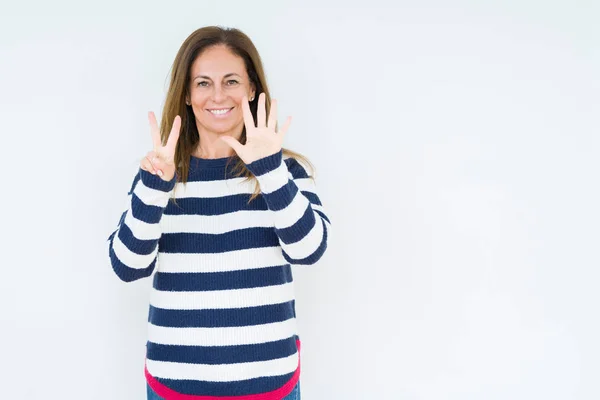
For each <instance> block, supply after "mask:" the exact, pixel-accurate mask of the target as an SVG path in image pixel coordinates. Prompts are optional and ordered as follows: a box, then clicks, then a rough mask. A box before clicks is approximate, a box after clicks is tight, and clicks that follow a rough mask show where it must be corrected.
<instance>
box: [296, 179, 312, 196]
mask: <svg viewBox="0 0 600 400" xmlns="http://www.w3.org/2000/svg"><path fill="white" fill-rule="evenodd" d="M294 183H295V184H296V186H298V189H300V191H302V192H311V193H313V194H315V195H317V188H316V185H315V181H314V180H312V179H311V178H296V179H294Z"/></svg>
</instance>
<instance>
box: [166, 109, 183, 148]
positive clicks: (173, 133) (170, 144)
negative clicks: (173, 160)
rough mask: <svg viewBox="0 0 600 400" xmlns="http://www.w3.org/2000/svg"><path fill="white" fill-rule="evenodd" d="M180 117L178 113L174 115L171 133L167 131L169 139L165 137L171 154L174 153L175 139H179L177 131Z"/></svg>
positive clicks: (179, 125)
mask: <svg viewBox="0 0 600 400" xmlns="http://www.w3.org/2000/svg"><path fill="white" fill-rule="evenodd" d="M180 128H181V117H180V116H179V115H176V116H175V119H174V120H173V126H172V127H171V133H169V139H167V146H166V147H167V149H169V152H170V153H171V154H175V146H176V145H177V140H178V139H179V131H180V130H181V129H180Z"/></svg>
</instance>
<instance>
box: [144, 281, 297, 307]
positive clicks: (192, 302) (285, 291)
mask: <svg viewBox="0 0 600 400" xmlns="http://www.w3.org/2000/svg"><path fill="white" fill-rule="evenodd" d="M293 299H294V283H293V282H287V283H284V284H282V285H273V286H263V287H256V288H244V289H226V290H208V291H199V292H196V291H189V292H180V291H170V290H157V289H155V288H152V289H151V291H150V304H151V305H153V306H154V307H158V308H164V309H169V310H207V309H223V308H244V307H256V306H264V305H270V304H279V303H285V302H287V301H291V300H293Z"/></svg>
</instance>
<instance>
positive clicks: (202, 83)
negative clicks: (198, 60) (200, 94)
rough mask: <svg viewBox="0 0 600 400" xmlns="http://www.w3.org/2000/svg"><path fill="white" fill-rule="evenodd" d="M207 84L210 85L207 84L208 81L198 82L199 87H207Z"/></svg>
mask: <svg viewBox="0 0 600 400" xmlns="http://www.w3.org/2000/svg"><path fill="white" fill-rule="evenodd" d="M205 83H206V84H208V82H206V81H203V82H198V86H205V85H204V84H205Z"/></svg>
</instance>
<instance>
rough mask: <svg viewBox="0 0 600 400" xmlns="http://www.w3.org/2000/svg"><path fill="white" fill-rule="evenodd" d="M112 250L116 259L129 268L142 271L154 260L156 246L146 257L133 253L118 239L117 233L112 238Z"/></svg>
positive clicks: (156, 250)
mask: <svg viewBox="0 0 600 400" xmlns="http://www.w3.org/2000/svg"><path fill="white" fill-rule="evenodd" d="M113 250H114V252H115V255H116V256H117V258H118V259H119V260H120V261H121V262H122V263H123V264H125V265H126V266H128V267H129V268H133V269H142V268H147V267H148V266H149V265H150V264H152V261H154V258H156V254H157V252H158V246H156V248H155V249H154V251H153V252H152V253H150V254H147V255H140V254H137V253H134V252H132V251H131V250H129V248H127V246H125V244H123V242H121V239H119V232H117V233H116V234H115V236H114V237H113Z"/></svg>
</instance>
